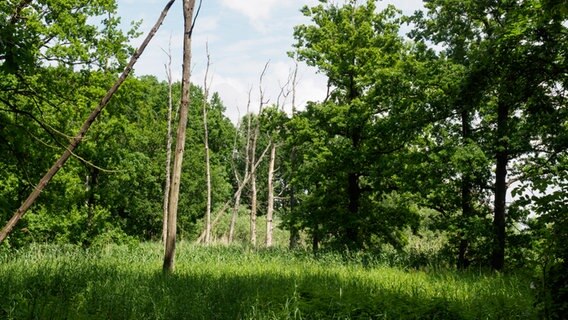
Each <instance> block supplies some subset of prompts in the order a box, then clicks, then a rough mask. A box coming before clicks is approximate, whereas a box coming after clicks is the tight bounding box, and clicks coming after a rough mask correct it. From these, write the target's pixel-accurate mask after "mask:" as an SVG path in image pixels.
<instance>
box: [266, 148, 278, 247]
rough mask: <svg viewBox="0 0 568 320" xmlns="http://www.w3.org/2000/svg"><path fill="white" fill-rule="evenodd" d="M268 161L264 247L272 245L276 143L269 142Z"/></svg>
mask: <svg viewBox="0 0 568 320" xmlns="http://www.w3.org/2000/svg"><path fill="white" fill-rule="evenodd" d="M270 144H271V147H270V160H269V163H268V209H267V210H266V247H272V229H273V226H272V219H273V213H274V162H275V161H276V143H274V142H271V143H270Z"/></svg>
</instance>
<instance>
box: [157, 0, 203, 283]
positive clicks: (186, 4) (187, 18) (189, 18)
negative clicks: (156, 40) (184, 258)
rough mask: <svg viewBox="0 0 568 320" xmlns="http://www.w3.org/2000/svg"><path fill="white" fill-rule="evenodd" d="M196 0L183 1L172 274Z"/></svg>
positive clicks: (168, 269)
mask: <svg viewBox="0 0 568 320" xmlns="http://www.w3.org/2000/svg"><path fill="white" fill-rule="evenodd" d="M194 6H195V0H184V1H183V16H184V39H183V67H182V89H181V91H182V95H181V105H180V111H179V112H180V114H179V124H178V130H177V137H176V149H175V154H174V166H173V171H172V183H171V189H170V199H169V206H168V234H167V238H166V249H165V253H164V265H163V271H164V272H165V273H172V272H173V271H174V265H175V259H174V257H175V250H176V233H177V209H178V200H179V189H180V182H181V168H182V163H183V154H184V151H185V132H186V127H187V117H188V111H189V103H190V101H189V99H190V96H189V89H190V82H189V78H190V75H191V30H192V22H193V9H194Z"/></svg>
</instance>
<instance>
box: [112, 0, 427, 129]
mask: <svg viewBox="0 0 568 320" xmlns="http://www.w3.org/2000/svg"><path fill="white" fill-rule="evenodd" d="M340 1H342V0H337V1H336V2H340ZM166 2H167V1H166V0H118V14H119V16H120V17H121V19H122V23H123V28H125V29H127V28H128V27H129V26H130V24H131V22H133V21H138V20H142V25H141V27H140V29H139V31H140V32H142V33H143V35H142V36H140V37H139V38H137V39H135V40H134V41H132V43H131V44H132V45H133V46H135V47H138V45H139V44H140V43H141V42H142V40H143V38H144V37H145V36H146V34H147V33H148V31H149V30H150V29H151V27H152V26H153V25H154V23H155V22H156V20H157V18H158V16H159V15H160V13H161V11H162V9H163V7H164V6H165V4H166ZM196 2H197V3H198V2H199V0H196ZM316 4H318V1H317V0H204V1H203V5H202V8H201V12H200V14H199V17H198V18H197V22H196V25H195V29H194V31H193V39H192V63H191V64H192V75H191V81H192V82H193V83H195V84H197V85H200V86H203V83H204V76H205V68H206V65H207V54H206V44H207V45H208V47H209V54H210V59H211V66H210V79H209V81H208V83H209V87H210V91H211V92H218V93H219V95H220V96H221V99H222V100H223V102H224V105H225V107H226V109H227V110H226V115H227V116H228V117H229V118H230V119H231V120H232V121H233V122H235V123H236V121H237V120H238V119H239V118H240V117H241V116H242V115H244V113H245V112H246V107H247V101H248V94H249V91H250V92H251V111H255V110H257V109H258V105H259V77H260V74H261V73H262V70H263V68H264V66H265V65H266V64H267V63H268V69H267V72H266V74H265V76H264V80H263V85H262V86H263V91H264V92H265V101H268V103H269V104H272V103H276V102H277V101H276V100H277V98H278V93H279V92H280V88H281V87H282V86H283V85H284V84H285V83H286V81H287V80H288V79H289V77H290V75H291V73H292V72H293V69H294V61H292V59H290V58H289V57H288V55H287V52H288V51H290V50H292V44H293V43H294V38H293V30H294V26H296V25H299V24H307V23H309V20H308V18H307V17H304V16H303V15H302V14H301V13H300V9H301V8H302V7H303V6H304V5H308V6H313V5H316ZM387 4H393V5H395V6H396V7H397V8H399V9H401V10H403V13H405V14H411V13H413V12H414V11H415V10H418V9H421V8H422V1H421V0H384V1H379V2H378V7H379V9H380V8H384V7H386V5H387ZM182 34H183V13H182V0H177V1H176V2H175V3H174V5H173V7H172V8H171V9H170V12H169V13H168V16H167V17H166V20H165V21H164V24H163V25H162V27H161V28H160V30H159V31H158V33H157V34H156V36H155V37H154V39H153V40H152V42H151V43H150V44H149V46H148V47H147V49H146V51H145V52H144V54H143V55H142V56H141V57H140V59H139V60H138V62H137V64H136V66H135V73H136V75H138V76H141V75H154V76H156V77H157V78H158V79H160V80H165V79H166V72H165V64H166V63H167V62H168V55H167V54H166V52H165V51H168V48H169V47H171V52H172V74H173V78H174V80H180V79H181V64H182V61H181V56H182V50H183V38H182ZM296 92H297V93H296V104H297V106H298V107H300V108H301V107H302V106H303V105H305V103H306V102H307V101H319V100H322V99H323V98H324V97H325V94H326V84H325V78H324V77H323V76H322V75H321V74H317V72H316V70H315V69H314V68H311V67H308V66H306V65H305V64H303V63H300V64H299V69H298V76H297V86H296ZM281 103H282V104H283V105H284V107H285V108H286V110H287V111H290V109H291V99H288V100H287V101H281Z"/></svg>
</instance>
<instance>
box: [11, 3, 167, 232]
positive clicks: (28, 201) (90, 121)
mask: <svg viewBox="0 0 568 320" xmlns="http://www.w3.org/2000/svg"><path fill="white" fill-rule="evenodd" d="M24 2H27V1H22V3H24ZM174 2H175V0H170V1H169V2H168V3H167V4H166V6H165V7H164V10H163V11H162V13H161V15H160V17H159V18H158V21H157V22H156V24H155V25H154V27H153V28H152V30H150V32H149V33H148V35H147V36H146V39H144V42H142V44H141V45H140V47H139V48H138V50H137V51H136V52H135V53H134V55H133V56H132V58H130V61H129V62H128V65H127V66H126V68H125V69H124V71H123V72H122V74H121V75H120V77H119V78H118V79H117V80H116V82H115V83H114V85H113V86H112V87H111V88H110V89H109V91H108V92H107V93H106V95H105V96H104V97H103V98H102V100H101V101H100V102H99V105H98V106H97V107H96V108H95V110H93V112H91V114H90V115H89V117H88V118H87V120H86V121H85V122H84V123H83V125H82V126H81V129H80V130H79V132H78V133H77V135H76V136H75V137H74V138H73V139H72V140H71V143H70V144H69V146H68V147H67V149H66V150H65V152H64V153H63V154H62V155H61V157H60V158H59V159H58V160H57V161H56V162H55V163H54V164H53V166H52V167H51V168H50V169H49V171H48V172H47V173H46V174H45V176H43V178H42V179H41V180H40V181H39V183H38V185H37V186H36V187H35V188H34V190H33V191H32V193H31V194H30V195H29V196H28V198H27V199H26V200H25V201H24V203H22V205H21V206H20V208H18V210H17V211H16V212H15V213H14V215H13V216H12V218H11V219H10V221H8V223H7V224H6V225H5V226H4V228H2V230H1V231H0V243H2V242H3V241H4V239H6V237H7V236H8V234H10V232H11V231H12V229H13V228H14V226H16V224H17V223H18V221H20V219H21V218H22V217H23V216H24V214H25V213H26V211H27V210H28V209H29V208H30V207H31V205H32V204H33V203H34V202H35V200H36V199H37V198H38V197H39V195H40V193H41V192H42V191H43V189H44V188H45V186H46V185H47V184H48V183H49V181H51V179H52V178H53V176H55V174H56V173H57V172H58V171H59V169H61V167H63V165H65V162H67V160H68V159H69V157H71V156H72V155H73V151H74V150H75V148H77V146H78V145H79V144H80V143H81V141H82V140H83V138H84V136H85V134H86V133H87V131H88V130H89V128H90V127H91V125H92V124H93V122H94V121H95V119H96V118H97V117H98V116H99V114H100V113H101V112H102V110H103V109H104V107H105V106H106V105H107V104H108V102H109V101H110V99H111V98H112V96H113V95H114V94H115V93H116V91H117V90H118V88H119V87H120V86H121V85H122V83H123V82H124V80H126V77H128V75H129V74H130V72H131V71H132V68H133V67H134V65H135V64H136V61H138V58H139V57H140V55H142V53H143V52H144V50H145V49H146V47H147V46H148V43H150V40H151V39H152V38H153V37H154V35H155V34H156V32H157V31H158V29H159V28H160V26H161V25H162V22H163V21H164V18H165V17H166V15H167V14H168V11H169V9H170V8H171V6H172V4H173V3H174Z"/></svg>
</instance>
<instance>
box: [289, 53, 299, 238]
mask: <svg viewBox="0 0 568 320" xmlns="http://www.w3.org/2000/svg"><path fill="white" fill-rule="evenodd" d="M297 76H298V62H297V61H296V62H295V66H294V76H293V78H292V117H294V116H295V115H296V79H297ZM290 167H291V170H292V174H291V176H292V177H293V176H294V174H295V170H296V148H294V147H292V152H291V153H290ZM290 181H292V179H290ZM295 196H296V195H295V188H294V183H291V185H290V215H291V216H290V244H289V245H290V249H296V248H297V247H298V244H299V242H300V232H299V230H298V227H297V226H296V219H295V212H294V208H295V206H296V197H295Z"/></svg>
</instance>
